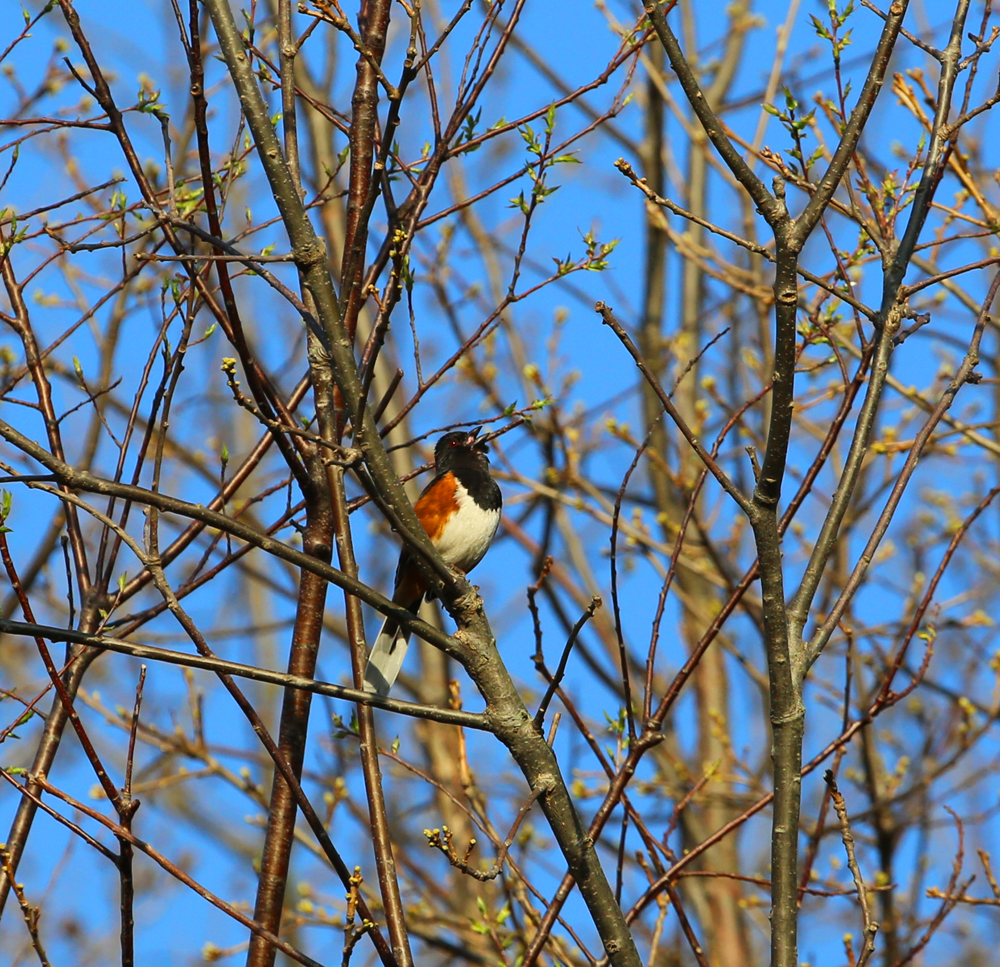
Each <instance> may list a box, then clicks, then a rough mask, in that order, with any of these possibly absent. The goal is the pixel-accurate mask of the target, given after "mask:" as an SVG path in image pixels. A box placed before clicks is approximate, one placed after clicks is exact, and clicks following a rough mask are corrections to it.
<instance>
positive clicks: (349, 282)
mask: <svg viewBox="0 0 1000 967" xmlns="http://www.w3.org/2000/svg"><path fill="white" fill-rule="evenodd" d="M286 2H287V0H286ZM391 9H392V3H391V0H366V2H365V3H362V5H361V17H360V21H361V22H360V27H361V39H362V43H363V44H364V48H365V49H364V50H359V51H358V63H357V68H356V70H357V80H356V81H355V84H354V93H353V95H352V96H351V133H350V144H351V159H350V183H349V186H348V192H347V222H346V226H345V238H344V260H343V264H342V266H341V276H340V277H341V291H340V300H341V310H342V312H343V316H344V325H345V327H346V329H347V333H348V336H349V337H350V339H351V340H352V342H353V340H354V333H355V331H356V329H357V324H358V311H359V309H360V307H361V281H362V279H363V277H364V269H365V250H366V248H367V245H368V224H367V218H365V217H364V216H365V215H366V214H367V215H369V216H370V213H371V207H370V205H369V204H368V199H369V194H370V192H372V191H373V190H377V187H378V186H377V185H374V186H373V184H372V162H373V160H374V157H375V130H376V127H377V125H378V76H377V74H376V65H380V64H381V63H382V56H383V55H384V54H385V38H386V32H387V31H388V29H389V14H390V11H391ZM386 134H387V135H388V134H389V132H388V131H387V132H386Z"/></svg>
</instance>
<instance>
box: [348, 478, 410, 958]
mask: <svg viewBox="0 0 1000 967" xmlns="http://www.w3.org/2000/svg"><path fill="white" fill-rule="evenodd" d="M329 477H330V493H331V495H332V498H333V514H334V528H335V530H336V535H337V554H338V555H339V562H340V567H341V570H343V571H344V573H345V574H349V575H350V576H351V577H353V578H357V576H358V564H357V560H356V559H355V557H354V542H353V539H352V537H351V522H350V517H349V516H348V512H347V494H346V492H345V490H344V471H343V470H342V469H341V468H340V467H331V468H330V471H329ZM344 606H345V608H346V611H347V635H348V643H349V645H350V649H351V666H352V670H353V672H354V685H355V687H356V688H361V686H362V682H363V680H364V674H365V663H366V662H367V660H368V647H367V645H366V644H365V626H364V618H363V615H362V613H361V601H360V600H359V599H358V598H357V597H356V596H355V595H353V594H349V593H347V592H346V591H345V592H344ZM357 716H358V733H359V735H360V740H361V741H360V751H361V769H362V772H363V773H364V778H365V795H366V798H367V800H368V815H369V819H370V821H371V832H372V848H373V850H374V852H375V868H376V870H377V872H378V882H379V890H380V891H381V894H382V905H383V906H384V908H385V919H386V927H387V929H388V931H389V943H390V944H391V946H392V953H393V956H394V957H395V958H396V962H397V963H398V964H399V967H412V965H413V955H412V953H411V952H410V941H409V936H408V934H407V931H406V920H405V918H404V915H403V901H402V898H401V897H400V892H399V878H398V876H397V874H396V861H395V859H394V857H393V852H392V839H391V837H390V833H389V817H388V813H387V811H386V808H385V793H384V791H383V789H382V772H381V769H380V768H379V761H378V739H377V737H376V734H375V713H374V710H373V709H372V707H371V706H370V705H364V704H361V703H358V706H357Z"/></svg>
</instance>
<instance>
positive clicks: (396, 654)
mask: <svg viewBox="0 0 1000 967" xmlns="http://www.w3.org/2000/svg"><path fill="white" fill-rule="evenodd" d="M422 600H423V595H421V596H420V597H419V598H417V600H416V601H415V602H414V603H413V604H412V605H411V606H410V607H409V608H408V609H407V610H408V611H412V612H413V613H414V614H416V612H417V611H418V610H419V608H420V602H421V601H422ZM409 640H410V633H409V632H408V631H407V630H406V629H405V628H401V627H400V626H399V625H398V624H396V622H395V621H393V620H392V618H386V619H385V621H384V622H383V623H382V627H381V629H380V630H379V633H378V637H377V638H376V639H375V644H374V645H372V650H371V653H370V654H369V655H368V666H367V667H366V668H365V681H364V687H365V691H366V692H374V693H375V694H376V695H379V696H381V697H382V698H385V697H386V696H387V695H388V694H389V689H390V688H392V683H393V682H394V681H395V680H396V676H397V675H398V674H399V670H400V668H402V667H403V659H404V658H405V657H406V648H407V644H408V643H409Z"/></svg>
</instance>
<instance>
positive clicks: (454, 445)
mask: <svg viewBox="0 0 1000 967" xmlns="http://www.w3.org/2000/svg"><path fill="white" fill-rule="evenodd" d="M448 445H449V446H452V447H457V446H458V440H452V441H451V443H449V444H448Z"/></svg>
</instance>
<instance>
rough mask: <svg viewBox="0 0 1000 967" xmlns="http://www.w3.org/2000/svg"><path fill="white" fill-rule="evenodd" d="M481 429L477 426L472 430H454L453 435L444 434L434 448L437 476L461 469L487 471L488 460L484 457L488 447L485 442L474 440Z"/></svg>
mask: <svg viewBox="0 0 1000 967" xmlns="http://www.w3.org/2000/svg"><path fill="white" fill-rule="evenodd" d="M481 429H482V427H481V426H477V427H476V428H475V429H473V430H456V431H455V432H454V433H446V434H445V435H444V436H443V437H441V439H440V440H438V442H437V445H436V446H435V447H434V463H435V465H436V467H435V469H436V470H437V473H438V474H442V473H447V472H448V471H449V470H456V469H458V468H462V467H465V468H468V469H477V470H487V471H488V470H489V467H490V459H489V457H487V456H486V454H487V453H488V452H489V447H488V446H487V445H486V441H485V440H482V441H479V440H477V439H476V438H477V437H478V436H479V431H480V430H481Z"/></svg>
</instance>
